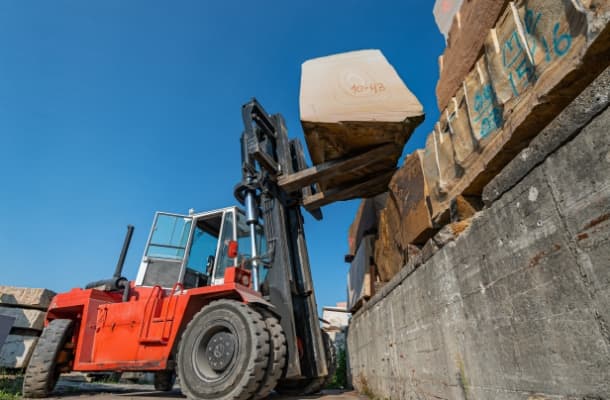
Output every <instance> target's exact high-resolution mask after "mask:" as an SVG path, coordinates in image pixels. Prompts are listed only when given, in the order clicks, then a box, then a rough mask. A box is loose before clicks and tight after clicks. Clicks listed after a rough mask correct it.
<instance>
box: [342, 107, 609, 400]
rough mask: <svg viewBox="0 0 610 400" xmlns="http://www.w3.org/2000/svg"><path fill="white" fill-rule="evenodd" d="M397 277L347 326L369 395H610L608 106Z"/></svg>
mask: <svg viewBox="0 0 610 400" xmlns="http://www.w3.org/2000/svg"><path fill="white" fill-rule="evenodd" d="M395 279H397V280H400V282H399V283H398V284H397V282H394V285H395V287H394V288H393V289H392V290H391V291H390V292H387V291H386V292H385V293H382V294H380V295H379V296H376V298H374V299H373V300H374V301H372V302H371V303H370V304H371V305H370V306H369V305H367V307H365V308H363V309H362V310H360V311H359V312H358V313H356V314H355V315H354V316H353V318H352V321H351V324H350V327H349V332H348V346H349V357H350V364H351V368H352V376H353V380H354V385H355V386H356V388H358V389H359V390H360V391H361V392H365V393H367V394H369V395H371V396H374V397H376V398H391V399H497V400H504V399H529V400H534V399H536V400H540V399H610V109H606V110H605V111H603V112H602V113H601V114H599V115H597V116H596V117H595V118H594V119H593V120H592V121H591V122H590V123H589V124H588V125H587V126H586V127H585V128H584V129H582V130H581V131H579V133H578V134H577V135H576V136H575V137H574V138H573V139H571V140H570V141H569V142H568V143H566V144H564V145H563V146H561V147H560V148H559V149H558V150H557V151H555V152H554V153H553V154H551V155H550V156H549V157H548V158H546V160H545V161H544V162H543V163H542V164H540V165H538V166H537V167H535V168H534V169H533V170H531V171H530V172H529V173H528V174H527V175H526V176H525V177H524V178H523V179H522V180H521V181H520V182H519V183H518V184H517V185H516V186H514V187H513V188H512V189H510V190H509V191H508V192H506V193H504V195H503V196H502V197H500V198H499V199H498V200H496V201H495V202H494V203H493V204H492V205H491V206H490V207H489V208H487V209H485V210H484V211H482V212H480V213H479V214H477V216H476V217H475V219H474V220H473V222H472V224H471V226H470V229H469V230H468V231H467V232H465V233H464V234H462V235H461V236H460V237H459V238H458V239H457V240H456V241H454V242H450V243H449V244H447V245H445V247H443V248H442V249H440V250H439V251H438V252H437V253H436V254H434V256H433V257H432V258H431V259H429V260H428V261H427V262H426V263H425V264H423V265H421V266H420V267H419V268H417V269H416V270H414V271H413V272H412V273H410V274H408V275H406V276H405V274H399V275H398V276H396V277H395ZM394 285H392V286H394Z"/></svg>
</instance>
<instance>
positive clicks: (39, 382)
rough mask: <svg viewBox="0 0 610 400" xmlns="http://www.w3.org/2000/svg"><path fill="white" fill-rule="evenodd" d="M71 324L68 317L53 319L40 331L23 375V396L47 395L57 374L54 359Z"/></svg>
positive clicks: (63, 342)
mask: <svg viewBox="0 0 610 400" xmlns="http://www.w3.org/2000/svg"><path fill="white" fill-rule="evenodd" d="M71 326H72V320H70V319H54V320H53V321H51V322H50V323H49V325H47V327H46V328H45V329H44V330H43V331H42V335H40V338H39V339H38V343H37V344H36V347H35V348H34V352H33V353H32V357H31V358H30V362H29V364H28V366H27V368H26V371H25V375H24V377H23V389H22V392H23V397H30V398H43V397H48V396H49V394H50V393H51V392H52V391H53V388H54V387H55V384H56V383H57V378H58V376H59V374H58V371H57V368H56V367H57V366H56V359H57V356H58V354H59V351H60V350H61V349H62V347H63V346H64V344H65V341H66V339H67V337H68V332H69V331H70V328H71Z"/></svg>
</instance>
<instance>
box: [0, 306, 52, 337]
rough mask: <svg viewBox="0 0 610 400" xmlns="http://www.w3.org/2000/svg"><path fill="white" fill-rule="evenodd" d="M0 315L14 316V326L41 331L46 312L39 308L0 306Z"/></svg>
mask: <svg viewBox="0 0 610 400" xmlns="http://www.w3.org/2000/svg"><path fill="white" fill-rule="evenodd" d="M0 315H4V316H7V317H11V318H14V319H15V322H14V323H13V327H15V328H22V329H35V330H39V331H42V328H43V327H44V320H45V316H46V313H45V312H44V311H40V310H32V309H24V308H16V307H2V306H0Z"/></svg>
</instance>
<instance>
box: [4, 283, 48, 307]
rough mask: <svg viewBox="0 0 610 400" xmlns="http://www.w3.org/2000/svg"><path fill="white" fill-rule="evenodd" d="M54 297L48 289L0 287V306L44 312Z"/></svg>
mask: <svg viewBox="0 0 610 400" xmlns="http://www.w3.org/2000/svg"><path fill="white" fill-rule="evenodd" d="M54 296H55V292H53V291H51V290H48V289H40V288H24V287H14V286H0V304H6V305H17V306H26V307H34V308H39V309H41V310H46V309H47V308H48V307H49V304H50V303H51V300H52V299H53V297H54Z"/></svg>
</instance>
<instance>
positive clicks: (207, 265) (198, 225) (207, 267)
mask: <svg viewBox="0 0 610 400" xmlns="http://www.w3.org/2000/svg"><path fill="white" fill-rule="evenodd" d="M221 223H222V213H219V214H214V215H210V216H205V217H202V218H200V219H198V220H196V222H195V229H194V231H193V239H192V243H191V249H190V251H189V255H188V260H187V263H186V273H185V275H184V287H185V288H191V287H199V286H204V285H208V284H209V283H210V281H209V277H210V276H211V275H212V270H213V267H214V262H215V259H216V251H217V249H218V234H219V232H220V225H221Z"/></svg>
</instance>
